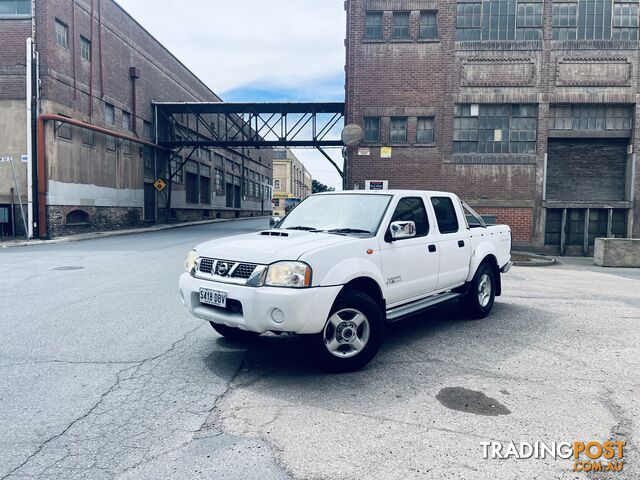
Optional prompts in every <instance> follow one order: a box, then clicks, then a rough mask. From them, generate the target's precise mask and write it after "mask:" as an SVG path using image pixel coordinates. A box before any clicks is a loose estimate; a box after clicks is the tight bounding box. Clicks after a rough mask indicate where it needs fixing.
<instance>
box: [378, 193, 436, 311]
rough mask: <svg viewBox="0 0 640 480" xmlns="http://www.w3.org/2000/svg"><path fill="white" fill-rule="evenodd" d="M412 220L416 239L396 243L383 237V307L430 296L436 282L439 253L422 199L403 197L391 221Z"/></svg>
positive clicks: (405, 239) (387, 226) (396, 241)
mask: <svg viewBox="0 0 640 480" xmlns="http://www.w3.org/2000/svg"><path fill="white" fill-rule="evenodd" d="M396 221H412V222H414V223H415V224H416V236H415V237H411V238H404V239H399V240H393V241H392V240H391V238H390V237H389V234H388V231H389V225H386V229H387V236H386V237H385V241H384V242H383V243H382V245H381V254H382V272H383V276H384V281H385V284H386V287H387V308H391V307H393V306H396V305H400V304H402V303H407V302H410V301H412V300H417V299H419V298H421V297H426V296H428V295H429V294H431V293H432V292H433V291H434V290H435V287H436V283H437V281H438V262H439V256H440V252H439V250H438V249H437V248H434V246H435V245H434V242H433V241H432V237H433V233H432V232H431V228H430V227H429V219H428V216H427V210H426V208H425V204H424V199H423V198H422V197H404V198H402V199H400V201H399V202H398V205H397V206H396V208H395V211H394V213H393V217H392V218H391V222H396Z"/></svg>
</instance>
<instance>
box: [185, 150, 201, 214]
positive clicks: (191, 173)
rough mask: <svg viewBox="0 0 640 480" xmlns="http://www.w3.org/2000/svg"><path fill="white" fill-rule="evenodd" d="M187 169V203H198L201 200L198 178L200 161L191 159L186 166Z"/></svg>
mask: <svg viewBox="0 0 640 480" xmlns="http://www.w3.org/2000/svg"><path fill="white" fill-rule="evenodd" d="M184 169H185V190H186V196H187V203H198V201H199V200H200V192H199V187H200V182H199V180H198V176H199V175H198V173H199V169H198V163H197V162H194V161H192V160H189V161H188V162H187V164H186V165H185V166H184Z"/></svg>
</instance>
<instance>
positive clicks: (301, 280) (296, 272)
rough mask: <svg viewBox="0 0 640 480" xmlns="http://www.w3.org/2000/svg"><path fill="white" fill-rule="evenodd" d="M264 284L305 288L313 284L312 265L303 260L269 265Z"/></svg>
mask: <svg viewBox="0 0 640 480" xmlns="http://www.w3.org/2000/svg"><path fill="white" fill-rule="evenodd" d="M264 285H266V286H268V287H293V288H303V287H308V286H310V285H311V267H310V266H309V265H307V264H306V263H302V262H278V263H274V264H272V265H270V266H269V270H267V276H266V278H265V280H264Z"/></svg>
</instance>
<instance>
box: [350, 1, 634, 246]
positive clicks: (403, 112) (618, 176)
mask: <svg viewBox="0 0 640 480" xmlns="http://www.w3.org/2000/svg"><path fill="white" fill-rule="evenodd" d="M346 9H347V15H348V29H347V41H346V45H347V58H346V72H347V82H346V102H347V105H346V114H347V123H355V124H358V125H360V126H361V127H362V128H363V130H364V143H363V144H362V145H361V146H360V147H358V148H349V149H348V169H347V175H348V177H347V188H355V187H358V188H365V184H366V182H367V181H368V180H371V181H374V182H373V183H371V185H375V186H379V185H381V184H382V183H381V182H382V181H387V182H388V186H389V188H410V189H411V188H420V189H439V190H447V191H453V192H456V193H457V194H459V195H460V196H461V197H463V198H464V199H465V200H466V201H467V202H468V203H469V204H470V205H472V206H473V207H475V208H476V209H477V210H478V211H479V212H481V213H482V214H485V215H487V216H490V217H494V218H496V219H497V221H498V222H500V223H507V224H509V225H510V226H511V227H512V230H513V239H514V243H515V244H516V245H522V246H528V247H534V248H536V249H537V250H545V251H550V252H556V253H557V252H562V253H565V254H578V255H581V254H588V253H591V252H592V250H593V244H594V239H595V238H596V237H612V236H615V237H624V236H635V237H638V236H640V208H638V205H639V202H640V188H639V186H640V168H638V166H637V160H636V157H637V153H636V151H637V148H636V145H638V142H639V141H640V130H639V129H638V125H639V124H640V122H639V120H640V109H639V108H638V105H637V103H638V91H639V90H638V89H639V88H640V83H639V81H638V78H639V77H638V70H639V68H640V53H639V52H640V42H639V34H638V31H639V22H638V18H639V17H638V1H637V0H636V1H632V2H625V1H624V0H613V1H612V0H589V1H577V0H566V1H565V0H563V1H561V2H560V1H553V2H551V1H548V2H546V1H545V2H543V1H541V0H442V1H438V2H435V1H433V0H394V1H391V0H347V2H346Z"/></svg>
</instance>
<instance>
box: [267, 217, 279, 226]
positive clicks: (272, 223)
mask: <svg viewBox="0 0 640 480" xmlns="http://www.w3.org/2000/svg"><path fill="white" fill-rule="evenodd" d="M280 220H281V218H280V217H271V218H270V219H269V226H270V227H271V228H274V227H275V226H276V225H278V224H279V223H280Z"/></svg>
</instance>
